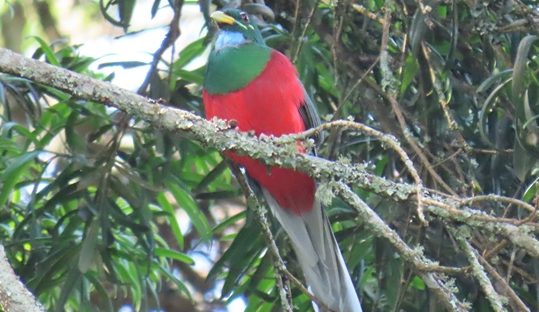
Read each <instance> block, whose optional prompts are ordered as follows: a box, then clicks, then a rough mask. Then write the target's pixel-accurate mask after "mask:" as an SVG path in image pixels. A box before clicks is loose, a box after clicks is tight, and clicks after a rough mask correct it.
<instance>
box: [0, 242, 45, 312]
mask: <svg viewBox="0 0 539 312" xmlns="http://www.w3.org/2000/svg"><path fill="white" fill-rule="evenodd" d="M0 310H2V311H9V312H42V311H45V309H43V307H42V306H41V304H40V303H39V302H37V301H36V299H35V298H34V296H33V295H32V293H31V292H30V291H29V290H28V289H26V287H24V285H23V283H21V281H20V280H19V277H18V276H17V275H16V274H15V272H13V269H12V268H11V265H10V264H9V261H8V259H7V257H6V252H5V250H4V246H2V245H0Z"/></svg>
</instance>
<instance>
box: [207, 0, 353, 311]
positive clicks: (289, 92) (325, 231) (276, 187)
mask: <svg viewBox="0 0 539 312" xmlns="http://www.w3.org/2000/svg"><path fill="white" fill-rule="evenodd" d="M211 17H212V19H213V20H214V21H215V22H216V23H217V25H218V26H219V31H218V33H217V34H216V37H215V40H214V43H213V49H212V51H211V53H210V56H209V59H208V65H207V71H206V77H205V80H204V89H203V93H202V96H203V100H204V108H205V111H206V118H207V119H212V118H214V117H217V118H220V119H225V120H229V121H234V124H235V125H236V126H237V128H238V130H239V131H249V132H254V133H255V134H256V135H260V134H265V135H273V136H281V135H284V134H290V133H297V132H302V131H305V130H306V129H308V128H311V127H315V126H317V125H319V123H320V119H319V117H318V115H317V113H316V109H315V107H314V105H313V103H312V101H311V100H310V98H309V96H308V95H307V93H306V91H305V88H304V87H303V84H302V83H301V82H300V80H299V78H298V73H297V71H296V69H295V68H294V65H292V63H291V62H290V60H289V59H288V58H287V57H286V56H284V55H283V54H282V53H280V52H278V51H276V50H274V49H272V48H270V47H268V46H267V45H266V44H265V43H264V40H263V38H262V36H261V34H260V31H259V30H258V28H257V27H256V25H254V24H252V23H251V22H250V21H249V16H248V15H247V14H246V13H245V12H242V11H240V10H237V9H227V10H224V11H216V12H215V13H213V14H212V16H211ZM298 151H300V152H306V151H305V148H303V147H302V145H300V144H299V143H298ZM225 154H226V155H227V156H228V157H229V158H231V159H232V161H233V162H235V163H237V164H239V165H240V166H242V167H244V168H245V170H246V171H247V174H248V175H249V177H250V178H252V179H253V180H254V181H256V183H257V184H258V185H259V186H260V188H261V189H262V193H263V194H264V197H265V199H266V201H267V203H268V204H269V206H270V208H271V210H272V213H273V214H274V215H275V217H276V218H277V219H278V220H279V222H280V224H281V226H282V227H283V228H284V229H285V231H286V233H287V234H288V236H289V237H290V240H291V242H292V245H293V247H294V251H295V253H296V256H297V258H298V261H299V263H300V266H301V268H302V270H303V274H304V276H305V280H306V282H307V284H308V286H309V288H310V289H311V291H312V292H313V294H314V295H315V297H317V298H318V299H319V300H320V301H321V302H323V303H324V304H325V305H326V306H327V307H329V308H330V309H331V310H333V311H336V312H356V311H361V306H360V303H359V300H358V297H357V294H356V291H355V288H354V285H353V284H352V281H351V279H350V276H349V274H348V270H347V268H346V264H345V263H344V260H343V257H342V255H341V252H340V250H339V246H338V245H337V241H336V240H335V237H334V235H333V232H332V230H331V225H330V223H329V220H328V218H327V217H326V215H325V213H324V211H323V208H322V206H321V205H320V202H319V201H318V200H317V199H316V198H315V190H316V184H315V181H314V180H313V179H312V178H311V177H309V176H308V175H306V174H304V173H301V172H298V171H295V170H293V169H284V168H279V167H268V166H266V165H264V164H263V163H261V162H260V161H258V160H255V159H252V158H250V157H247V156H239V155H236V154H235V153H233V152H230V151H229V152H226V153H225ZM315 307H316V306H315Z"/></svg>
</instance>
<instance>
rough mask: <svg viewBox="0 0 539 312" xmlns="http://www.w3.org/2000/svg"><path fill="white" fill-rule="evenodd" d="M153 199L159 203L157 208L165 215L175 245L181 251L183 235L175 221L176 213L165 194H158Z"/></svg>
mask: <svg viewBox="0 0 539 312" xmlns="http://www.w3.org/2000/svg"><path fill="white" fill-rule="evenodd" d="M155 199H156V200H157V203H159V206H161V208H162V209H163V210H164V211H165V212H166V213H167V214H166V216H167V220H168V223H169V225H170V228H171V230H172V233H173V234H174V237H175V238H176V243H178V248H180V249H183V248H184V247H183V244H184V240H183V234H182V231H181V229H180V225H179V224H178V220H177V219H176V213H175V211H174V208H173V207H172V205H171V204H170V203H169V202H168V200H167V198H166V196H165V193H159V194H158V195H157V197H156V198H155Z"/></svg>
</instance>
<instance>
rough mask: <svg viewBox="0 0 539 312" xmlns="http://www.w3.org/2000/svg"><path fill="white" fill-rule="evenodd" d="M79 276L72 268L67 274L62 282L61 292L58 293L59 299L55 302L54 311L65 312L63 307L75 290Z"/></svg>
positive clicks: (74, 268) (77, 271) (76, 270)
mask: <svg viewBox="0 0 539 312" xmlns="http://www.w3.org/2000/svg"><path fill="white" fill-rule="evenodd" d="M80 277H81V274H80V272H79V270H78V269H77V268H76V267H72V268H71V269H70V270H69V273H68V274H67V276H66V277H65V278H64V280H63V285H62V290H61V291H60V297H59V298H58V302H56V305H55V309H54V311H57V312H62V311H65V309H64V306H65V304H66V302H67V299H68V298H69V294H71V292H72V291H73V290H74V289H75V284H76V283H77V282H79V280H80Z"/></svg>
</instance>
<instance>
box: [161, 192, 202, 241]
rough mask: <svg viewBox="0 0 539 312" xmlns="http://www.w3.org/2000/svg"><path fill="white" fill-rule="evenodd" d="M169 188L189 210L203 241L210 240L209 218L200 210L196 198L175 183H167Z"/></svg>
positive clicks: (181, 205) (183, 207) (192, 221)
mask: <svg viewBox="0 0 539 312" xmlns="http://www.w3.org/2000/svg"><path fill="white" fill-rule="evenodd" d="M166 185H167V188H168V189H169V190H170V192H171V193H172V195H174V198H176V201H177V202H178V205H179V206H180V207H181V208H182V209H184V210H185V212H187V214H188V215H189V218H190V220H191V223H192V224H193V226H194V227H195V229H196V230H197V232H198V234H199V235H200V238H201V239H202V240H203V241H208V240H209V239H210V238H211V228H210V225H209V224H208V220H207V219H206V216H205V215H204V213H203V212H202V211H200V209H199V207H198V205H197V204H196V202H195V200H194V199H193V197H192V196H191V194H189V193H188V192H187V191H185V190H184V189H182V188H181V187H179V186H178V185H177V184H174V183H167V184H166Z"/></svg>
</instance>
